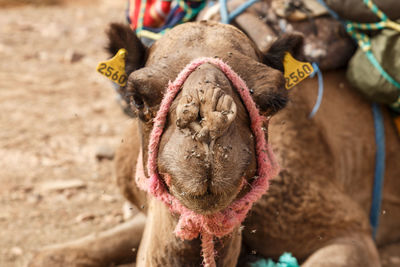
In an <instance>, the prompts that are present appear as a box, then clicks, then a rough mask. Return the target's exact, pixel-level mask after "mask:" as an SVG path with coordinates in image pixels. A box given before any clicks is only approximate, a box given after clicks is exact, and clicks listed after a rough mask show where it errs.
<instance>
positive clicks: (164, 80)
mask: <svg viewBox="0 0 400 267" xmlns="http://www.w3.org/2000/svg"><path fill="white" fill-rule="evenodd" d="M109 38H110V48H111V49H110V53H115V52H116V50H118V49H119V48H122V47H124V48H126V49H127V50H128V54H132V53H136V52H140V53H144V54H141V55H137V56H135V57H134V58H135V59H132V60H137V62H129V64H131V66H134V67H132V72H131V73H128V74H129V79H128V85H127V87H126V88H125V93H126V94H127V95H129V97H130V98H131V101H132V102H131V104H132V108H133V109H134V110H135V112H136V114H137V119H136V120H135V121H133V122H132V126H131V127H130V128H129V129H127V132H126V135H125V137H124V139H123V140H124V142H123V143H121V146H120V147H119V149H118V151H117V154H116V173H117V183H118V185H119V187H120V188H121V191H122V193H123V194H124V196H125V197H126V198H127V199H128V200H129V201H130V202H131V203H133V204H134V205H136V206H137V207H139V208H143V209H142V210H143V212H144V214H146V218H145V219H144V218H143V215H139V216H141V218H134V220H135V224H134V225H131V227H129V226H126V227H125V228H123V230H118V229H117V230H115V231H113V232H112V233H113V234H114V235H115V238H114V239H112V237H111V236H112V234H110V235H108V236H100V237H99V238H98V239H97V241H96V244H98V245H97V247H96V249H94V248H93V247H94V246H93V245H90V244H93V243H90V242H94V241H93V240H90V242H89V241H87V240H86V241H85V240H81V241H78V242H77V243H75V244H74V250H66V248H67V247H62V248H60V247H58V248H51V249H48V250H45V251H43V252H42V253H40V254H38V255H37V256H36V257H35V258H34V260H33V261H32V263H31V265H30V266H81V265H79V263H81V262H86V263H87V265H85V266H109V265H110V264H111V263H115V264H116V263H121V262H123V260H126V256H127V255H129V253H128V251H130V253H131V250H132V248H135V249H136V248H138V253H137V256H136V266H200V265H201V264H202V257H201V244H200V239H199V238H196V239H194V240H191V241H188V240H184V241H182V240H180V239H179V238H177V237H176V236H175V235H174V233H173V231H174V229H175V226H176V224H177V222H178V215H176V214H172V213H171V212H170V211H169V210H168V208H167V207H166V206H165V205H164V204H163V203H161V202H160V201H158V200H156V199H155V198H153V197H151V196H149V195H146V194H145V192H144V191H141V190H140V189H139V188H138V187H137V185H136V183H135V179H134V178H135V166H136V160H137V157H138V154H139V151H142V157H143V162H147V157H148V154H147V145H148V143H149V134H150V131H151V129H152V127H153V123H152V118H154V117H155V114H156V112H157V110H158V108H159V104H160V102H161V99H162V96H163V92H164V90H165V88H166V86H167V84H168V81H169V80H171V81H173V80H174V79H175V77H176V76H177V74H178V73H179V72H180V71H181V70H182V69H183V68H184V67H185V66H186V64H188V63H189V62H190V61H191V60H193V59H196V58H198V57H204V56H207V57H218V58H220V59H222V60H223V61H224V62H226V63H227V64H229V65H230V66H231V67H232V68H233V69H234V71H235V72H237V73H238V74H239V75H240V76H241V77H242V78H243V80H244V81H245V82H246V83H247V85H248V87H249V88H251V90H252V92H253V95H252V96H253V99H254V101H255V102H256V104H257V105H258V108H259V110H260V113H261V114H263V115H264V116H265V117H266V118H270V117H271V116H272V117H271V118H270V123H269V125H266V124H265V125H264V127H265V130H266V131H265V134H266V137H268V142H269V143H270V144H271V145H272V147H273V148H274V152H275V154H276V156H277V158H278V162H279V163H280V165H281V172H280V174H279V175H278V176H276V177H275V178H274V179H272V181H271V183H270V188H269V190H268V192H267V193H266V194H265V195H264V196H263V197H262V199H261V200H259V201H258V202H257V203H255V204H254V205H253V208H252V209H251V211H250V213H249V214H248V216H247V218H246V220H245V221H244V223H243V225H242V226H241V227H237V228H236V229H235V230H234V232H233V233H232V234H230V235H227V236H225V237H223V238H220V239H218V238H217V239H215V240H214V244H215V250H216V255H217V257H216V262H217V266H245V265H246V264H247V263H246V262H248V260H249V258H250V259H251V257H263V258H273V259H277V258H278V257H279V256H280V255H281V254H282V253H283V252H285V251H289V252H291V253H292V254H293V255H294V256H295V257H296V258H297V259H298V260H299V262H300V263H301V264H302V265H301V266H304V267H315V266H323V267H325V266H326V267H336V266H337V267H339V266H355V267H357V266H360V267H361V266H363V267H368V266H370V267H376V266H380V262H379V255H378V252H377V246H384V245H387V244H391V243H396V242H400V227H399V225H400V180H399V179H398V177H400V168H399V166H398V164H396V163H397V162H399V160H400V155H399V153H398V151H399V150H400V142H399V139H398V137H397V136H396V132H395V129H394V126H393V125H392V123H391V121H390V119H389V115H388V114H387V113H385V127H386V128H385V133H386V140H387V151H386V153H387V155H386V156H387V162H386V173H385V185H384V192H383V202H382V210H384V211H385V214H382V215H381V218H380V227H379V230H378V236H377V241H376V243H375V242H374V241H373V239H372V237H371V227H370V225H369V220H368V214H369V208H370V204H371V192H372V184H373V173H374V162H375V159H374V157H375V151H376V147H375V143H374V130H373V119H372V113H371V108H370V104H369V103H368V102H367V101H366V100H364V99H363V98H362V97H361V96H360V95H358V94H357V93H356V92H355V91H353V90H352V89H351V88H350V86H349V85H348V83H347V82H346V80H345V75H344V73H343V71H330V72H326V73H325V74H324V77H325V96H324V102H323V105H322V107H321V109H320V110H319V112H318V113H317V115H316V117H315V118H314V119H312V120H310V119H308V118H307V116H308V113H309V112H310V110H311V109H312V106H313V103H314V98H315V90H316V88H317V84H316V81H314V80H311V79H307V80H305V81H304V82H303V83H301V84H300V85H299V86H297V87H296V88H295V89H293V90H292V91H291V93H290V96H288V92H287V90H286V89H285V88H284V80H283V74H282V72H281V71H280V70H279V69H280V62H279V60H278V61H274V60H276V59H279V58H281V57H282V55H283V54H284V53H285V52H286V51H289V52H291V53H293V54H294V56H296V55H297V53H299V51H301V49H300V48H301V45H302V41H301V40H302V36H301V35H298V34H288V35H285V36H284V37H281V38H280V39H278V40H277V41H276V42H275V43H272V44H270V45H269V50H268V51H273V52H274V54H269V52H268V51H267V52H261V51H260V49H258V48H257V46H256V45H255V44H254V42H253V41H251V40H250V39H249V38H248V37H247V36H246V35H245V34H243V33H242V32H241V31H240V30H238V29H237V28H235V27H232V26H229V25H223V24H220V23H216V22H210V21H208V22H206V21H200V22H193V23H186V24H183V25H180V26H177V27H176V28H174V29H172V30H171V31H169V32H168V33H167V34H166V35H165V36H164V37H163V38H161V39H160V40H158V41H157V42H155V43H154V44H153V46H151V47H150V48H149V49H145V48H144V47H142V46H141V45H140V41H139V40H138V39H137V38H136V37H134V34H133V33H130V29H129V28H128V27H125V26H122V25H118V24H113V25H111V28H110V30H109ZM137 47H141V48H140V49H139V50H137ZM267 64H269V65H267ZM235 90H236V89H235V88H233V87H232V84H230V82H229V81H228V80H227V79H226V77H225V75H224V74H223V73H221V72H220V71H219V70H218V69H217V68H215V66H213V65H212V64H206V65H203V66H201V67H199V68H198V69H196V71H194V72H193V73H192V74H191V75H190V76H189V78H188V80H187V81H186V82H185V84H184V85H183V87H182V91H181V92H180V93H179V95H178V96H177V97H176V99H175V100H174V102H173V103H172V106H171V109H170V111H169V114H168V118H167V126H166V128H165V129H164V133H163V136H162V137H161V144H160V149H159V153H158V170H159V173H160V174H161V175H162V177H164V182H165V185H166V186H167V187H168V190H169V192H170V193H171V194H173V195H174V196H175V197H176V198H178V199H179V200H180V201H181V203H182V204H183V205H185V206H186V207H187V208H189V209H191V210H193V211H196V212H197V213H201V214H210V213H213V212H216V211H219V210H221V209H223V208H225V207H227V206H228V205H229V204H230V203H231V202H232V201H233V200H234V199H237V198H240V197H241V196H243V194H245V193H246V192H247V191H248V190H249V184H250V183H251V181H252V179H256V178H257V177H255V173H256V170H257V164H256V160H255V150H254V146H255V143H254V137H253V135H252V132H251V130H250V127H249V117H248V114H247V113H246V110H245V109H244V107H243V103H242V102H241V101H240V99H239V98H238V95H237V93H236V91H235ZM202 91H203V92H202ZM285 106H286V107H285ZM284 107H285V108H284ZM281 109H282V110H281ZM280 110H281V111H280ZM278 111H279V112H278ZM232 112H233V113H232ZM228 114H232V116H227V115H228ZM267 127H268V129H267ZM202 129H206V130H204V131H202ZM144 169H145V173H146V175H147V176H148V174H147V171H146V167H145V166H144ZM163 174H168V175H169V176H170V179H166V178H165V177H167V175H163ZM243 177H244V179H245V183H244V185H243V184H242V183H241V181H242V178H243ZM127 224H128V223H127ZM142 230H143V233H142ZM109 233H111V232H109ZM121 233H122V234H121ZM121 236H123V237H124V238H122V237H121ZM127 237H129V238H127ZM107 238H110V239H109V240H113V242H115V247H114V248H115V249H111V248H109V246H108V245H107V243H106V242H104V241H105V240H107ZM130 238H131V239H130ZM127 239H130V241H129V242H128V241H127ZM119 240H120V241H121V242H119ZM123 240H125V241H124V242H125V243H124V242H122V241H123ZM117 250H118V251H119V252H121V251H125V252H126V254H125V255H120V254H124V253H117ZM62 255H64V256H62ZM65 255H68V256H65ZM130 255H131V257H132V258H131V259H132V261H134V258H133V257H134V256H133V254H130ZM249 255H250V256H249ZM122 256H123V257H122ZM71 259H72V260H71ZM93 262H95V263H93Z"/></svg>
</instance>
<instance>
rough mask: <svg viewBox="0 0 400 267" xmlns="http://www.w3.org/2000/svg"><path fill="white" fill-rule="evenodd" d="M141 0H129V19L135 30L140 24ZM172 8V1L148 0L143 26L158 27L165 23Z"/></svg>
mask: <svg viewBox="0 0 400 267" xmlns="http://www.w3.org/2000/svg"><path fill="white" fill-rule="evenodd" d="M140 7H141V0H129V11H128V12H129V14H128V16H129V19H130V21H131V28H132V29H133V30H135V29H136V28H137V26H138V25H137V24H138V18H139V14H140ZM170 10H171V1H162V0H146V9H145V12H144V18H143V26H144V27H150V28H158V27H160V26H161V25H163V24H164V22H165V19H166V17H167V15H168V13H169V11H170Z"/></svg>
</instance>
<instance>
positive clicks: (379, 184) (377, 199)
mask: <svg viewBox="0 0 400 267" xmlns="http://www.w3.org/2000/svg"><path fill="white" fill-rule="evenodd" d="M318 2H319V3H320V4H321V5H323V6H324V7H325V8H326V9H327V10H328V11H329V13H330V14H331V15H332V17H334V18H335V19H337V20H338V21H339V22H340V23H342V24H343V26H344V27H345V28H346V30H347V31H348V30H349V29H350V30H351V27H347V25H348V23H347V22H346V21H344V20H342V19H341V18H340V17H339V16H338V14H337V13H336V12H335V11H333V10H332V9H331V8H330V7H329V6H328V5H327V4H326V3H325V1H324V0H318ZM349 34H351V36H352V37H353V38H354V39H356V40H357V41H359V40H358V39H357V38H356V35H354V34H352V32H351V31H350V32H349ZM362 44H364V43H363V42H362ZM367 44H368V43H367ZM365 54H366V56H367V58H368V60H369V61H370V63H371V64H372V65H373V66H374V67H375V68H377V70H378V71H379V72H380V73H381V75H382V76H383V77H384V78H385V79H386V80H388V81H389V82H391V83H392V84H394V85H395V86H397V84H398V83H397V82H396V81H395V80H394V79H392V77H391V76H390V75H389V74H387V73H386V71H385V70H384V69H383V68H382V66H381V65H380V64H379V62H378V61H377V60H376V58H375V56H374V55H373V54H372V52H371V50H366V51H365ZM372 113H373V115H374V127H375V144H376V154H375V173H374V185H373V191H372V203H371V210H370V223H371V226H372V236H373V238H374V239H375V237H376V233H377V231H378V226H379V216H380V213H381V202H382V189H383V180H384V175H385V126H384V124H383V117H382V113H381V110H380V108H379V106H378V104H376V103H372Z"/></svg>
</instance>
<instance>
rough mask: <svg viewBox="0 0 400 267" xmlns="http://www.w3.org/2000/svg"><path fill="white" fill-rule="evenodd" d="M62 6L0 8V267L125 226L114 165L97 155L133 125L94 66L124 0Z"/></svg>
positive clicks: (22, 262)
mask: <svg viewBox="0 0 400 267" xmlns="http://www.w3.org/2000/svg"><path fill="white" fill-rule="evenodd" d="M20 2H22V1H20ZM33 2H39V1H33ZM44 2H46V3H47V2H51V1H44ZM64 2H66V3H64V4H63V5H56V6H54V5H51V6H46V5H44V6H43V5H39V6H37V5H25V6H22V7H11V8H10V7H7V8H4V7H3V8H1V9H0V25H1V26H0V58H1V60H0V129H1V130H0V158H1V161H0V266H7V267H8V266H24V265H26V263H27V262H28V261H29V259H30V258H31V257H32V255H33V253H34V251H36V250H39V249H40V248H42V247H43V246H46V245H51V244H55V243H60V242H64V241H68V240H73V239H76V238H78V237H81V236H84V235H86V234H89V233H93V232H95V231H101V230H104V229H108V228H110V227H112V226H113V225H116V224H118V223H119V222H121V221H122V220H123V214H122V206H123V203H124V200H123V198H122V196H121V195H120V194H119V191H118V189H117V187H116V183H115V181H114V174H113V172H114V163H113V161H112V160H107V159H104V160H102V161H98V160H97V159H96V153H98V152H99V153H103V154H106V155H105V156H107V154H110V153H112V151H113V150H114V148H115V147H116V146H117V145H118V144H119V142H121V136H122V131H123V130H124V128H126V126H127V124H128V123H129V122H130V119H129V118H128V117H126V116H125V115H123V114H122V112H121V109H120V108H119V106H118V104H117V102H116V101H115V97H116V94H115V93H114V91H113V89H112V86H111V84H110V82H108V80H106V79H105V78H103V77H102V76H100V75H99V74H97V73H96V71H95V67H96V65H97V63H98V61H100V60H104V59H106V57H107V55H106V54H105V52H104V49H103V47H104V45H105V34H104V30H105V28H106V25H107V24H108V23H109V22H110V21H120V22H123V21H124V19H125V18H124V10H125V2H124V1H111V0H108V1H100V0H99V1H92V2H90V3H88V1H86V2H83V3H82V2H80V1H64ZM0 6H1V5H0ZM98 150H99V151H98Z"/></svg>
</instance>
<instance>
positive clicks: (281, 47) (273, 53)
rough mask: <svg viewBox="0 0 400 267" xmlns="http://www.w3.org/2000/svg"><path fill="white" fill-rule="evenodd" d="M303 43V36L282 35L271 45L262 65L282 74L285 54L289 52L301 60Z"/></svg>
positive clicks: (297, 34) (295, 33) (294, 34)
mask: <svg viewBox="0 0 400 267" xmlns="http://www.w3.org/2000/svg"><path fill="white" fill-rule="evenodd" d="M303 43H304V36H303V34H301V33H298V32H294V33H285V34H283V35H282V36H280V37H279V38H278V39H277V40H276V41H275V42H274V43H273V44H272V45H271V47H270V49H269V50H268V52H267V53H266V54H265V55H264V58H263V62H264V64H265V65H268V66H270V67H272V68H274V69H278V70H280V71H281V72H283V71H284V68H283V58H284V57H285V53H286V52H289V53H290V54H292V56H293V57H295V58H296V59H298V60H303V58H304V54H303Z"/></svg>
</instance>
